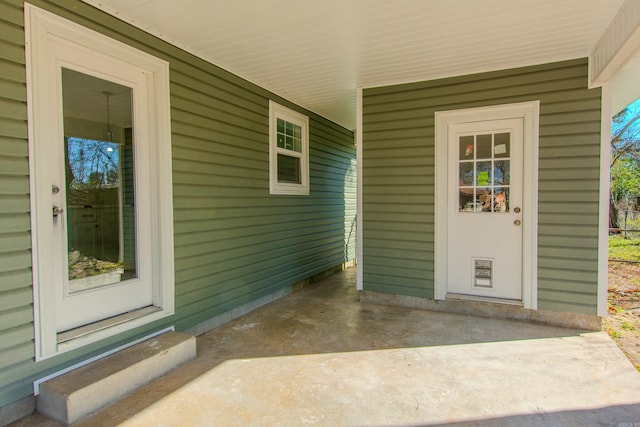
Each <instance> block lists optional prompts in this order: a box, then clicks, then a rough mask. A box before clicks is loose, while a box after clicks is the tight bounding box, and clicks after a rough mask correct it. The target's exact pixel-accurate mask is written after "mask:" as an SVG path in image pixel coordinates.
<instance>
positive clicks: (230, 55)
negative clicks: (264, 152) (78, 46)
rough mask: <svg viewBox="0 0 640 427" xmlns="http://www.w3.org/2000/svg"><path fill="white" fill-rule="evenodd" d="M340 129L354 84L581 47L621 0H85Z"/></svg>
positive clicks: (352, 111) (444, 73)
mask: <svg viewBox="0 0 640 427" xmlns="http://www.w3.org/2000/svg"><path fill="white" fill-rule="evenodd" d="M84 1H85V2H86V3H89V4H91V5H94V6H96V7H98V8H100V9H102V10H104V11H106V12H108V13H111V14H112V15H115V16H117V17H119V18H121V19H123V20H125V21H127V22H130V23H132V24H134V25H136V26H138V27H140V28H142V29H144V30H146V31H148V32H150V33H152V34H155V35H156V36H158V37H160V38H162V39H164V40H166V41H168V42H170V43H172V44H174V45H177V46H179V47H181V48H183V49H185V50H187V51H189V52H191V53H193V54H195V55H197V56H199V57H201V58H203V59H205V60H207V61H209V62H211V63H213V64H216V65H218V66H220V67H222V68H224V69H226V70H228V71H231V72H233V73H235V74H237V75H239V76H241V77H244V78H246V79H248V80H250V81H252V82H254V83H256V84H258V85H260V86H262V87H264V88H265V89H268V90H270V91H272V92H275V93H276V94H278V95H280V96H282V97H284V98H287V99H289V100H290V101H292V102H295V103H297V104H299V105H301V106H303V107H306V108H308V109H309V110H311V111H314V112H316V113H318V114H320V115H322V116H324V117H326V118H328V119H330V120H333V121H335V122H337V123H339V124H341V125H343V126H345V127H347V128H350V129H354V128H355V123H356V88H358V87H375V86H384V85H390V84H396V83H404V82H411V81H420V80H430V79H435V78H441V77H449V76H456V75H463V74H470V73H476V72H483V71H492V70H498V69H505V68H513V67H520V66H527V65H533V64H540V63H545V62H552V61H560V60H566V59H573V58H579V57H586V56H588V55H589V53H590V51H591V49H592V48H593V46H594V45H595V44H596V42H597V41H598V39H599V38H600V36H601V34H602V33H603V32H604V30H605V29H606V28H607V26H608V25H609V23H610V22H611V20H612V19H613V17H614V16H615V14H616V12H617V11H618V9H619V8H620V6H621V5H622V3H623V2H624V0H321V1H320V0H233V1H229V0H181V1H175V0H84Z"/></svg>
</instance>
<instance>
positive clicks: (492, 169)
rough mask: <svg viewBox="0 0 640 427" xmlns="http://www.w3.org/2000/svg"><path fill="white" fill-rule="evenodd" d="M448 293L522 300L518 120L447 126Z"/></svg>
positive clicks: (520, 130) (520, 127)
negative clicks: (448, 127)
mask: <svg viewBox="0 0 640 427" xmlns="http://www.w3.org/2000/svg"><path fill="white" fill-rule="evenodd" d="M447 150H448V152H447V158H448V165H447V166H448V167H447V171H448V172H447V194H448V198H447V200H448V206H447V214H448V230H447V239H448V242H447V266H448V270H447V277H448V284H447V289H448V293H449V294H461V295H472V296H480V297H488V298H499V299H508V300H517V301H521V300H522V284H523V280H522V249H523V246H522V243H523V232H522V230H523V227H522V218H523V215H522V209H523V207H522V202H523V194H522V191H523V154H522V153H523V120H522V119H521V118H517V119H505V120H491V121H481V122H470V123H454V124H451V125H450V129H449V131H448V138H447Z"/></svg>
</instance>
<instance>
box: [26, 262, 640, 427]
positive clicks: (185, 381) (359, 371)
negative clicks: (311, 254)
mask: <svg viewBox="0 0 640 427" xmlns="http://www.w3.org/2000/svg"><path fill="white" fill-rule="evenodd" d="M634 423H637V424H635V425H638V426H640V374H639V373H638V372H637V371H635V369H634V368H633V367H632V365H631V363H630V362H629V361H628V360H627V359H626V358H625V357H624V355H623V354H622V353H621V352H620V350H619V349H618V348H617V347H616V346H615V344H614V343H613V342H612V341H611V340H610V339H609V337H608V336H607V335H606V334H604V333H602V332H597V333H593V332H590V333H581V331H576V330H570V329H563V328H556V327H550V326H542V325H533V324H527V323H521V322H515V321H505V320H493V319H484V318H477V317H471V316H463V315H454V314H445V313H435V312H428V311H421V310H411V309H404V308H397V307H386V306H377V305H369V304H362V303H360V302H359V301H358V293H357V291H356V290H355V271H354V270H347V271H345V272H343V273H340V274H338V275H335V276H332V277H331V278H329V279H327V280H325V281H323V282H320V283H318V284H316V285H313V286H311V287H308V288H305V289H304V290H303V291H300V292H297V293H294V294H291V295H289V296H287V297H285V298H283V299H281V300H279V301H276V302H274V303H271V304H269V305H267V306H265V307H263V308H261V309H258V310H256V311H254V312H252V313H250V314H249V315H247V316H244V317H242V318H240V319H237V320H235V321H232V322H230V323H228V324H226V325H223V326H221V327H219V328H216V329H215V330H212V331H210V332H209V333H207V334H204V335H203V336H201V337H199V338H198V357H197V359H196V360H195V361H194V362H192V363H189V364H187V365H184V366H182V367H180V368H178V369H176V370H175V371H173V372H171V373H170V374H168V375H166V376H164V377H162V378H161V379H159V380H157V381H154V382H152V383H150V384H149V385H147V386H145V387H143V388H142V389H140V390H139V391H137V392H135V393H133V394H132V395H130V396H128V397H126V398H125V399H123V400H122V401H120V402H118V403H116V404H114V405H112V406H111V407H108V408H106V409H104V410H103V411H101V412H100V413H98V414H96V415H95V416H93V417H92V418H90V419H88V420H85V421H83V422H81V423H79V425H82V426H115V425H124V426H260V425H264V426H301V425H322V426H341V425H349V426H417V425H440V424H453V425H465V426H466V425H470V426H471V425H473V426H476V425H491V426H495V425H498V426H502V425H505V426H506V425H513V426H523V425H535V426H553V425H562V426H567V425H576V426H589V425H601V426H633V425H634ZM23 425H54V424H46V423H45V422H44V421H43V420H41V419H39V418H38V417H30V418H29V419H25V420H22V421H21V422H19V423H17V424H16V426H23Z"/></svg>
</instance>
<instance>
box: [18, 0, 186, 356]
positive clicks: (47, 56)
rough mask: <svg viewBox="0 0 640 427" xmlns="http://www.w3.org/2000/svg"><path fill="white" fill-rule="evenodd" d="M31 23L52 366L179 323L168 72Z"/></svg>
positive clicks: (36, 167) (92, 39) (35, 155)
mask: <svg viewBox="0 0 640 427" xmlns="http://www.w3.org/2000/svg"><path fill="white" fill-rule="evenodd" d="M27 15H28V18H27V22H28V26H29V28H30V48H31V50H30V53H31V57H30V60H31V61H30V82H29V83H30V86H31V87H32V88H31V97H30V108H31V110H32V116H33V120H31V125H32V133H31V137H30V150H31V151H30V154H31V159H30V160H31V179H32V206H33V209H32V212H33V220H32V223H33V229H34V233H33V240H34V286H35V289H36V305H37V308H36V310H37V313H38V316H37V317H36V319H37V320H38V323H37V325H36V328H37V330H38V331H39V334H38V338H37V344H38V345H39V346H40V349H39V351H38V352H37V355H38V357H47V356H49V355H53V354H56V353H58V352H60V351H62V350H61V349H62V348H63V347H65V346H67V347H69V348H72V347H73V346H74V345H76V346H77V345H80V344H86V343H87V342H90V341H91V339H93V340H97V339H100V338H102V337H105V336H109V335H113V334H115V333H117V332H119V331H122V330H123V328H125V329H126V328H131V327H135V326H136V325H140V324H144V323H147V322H149V321H152V320H154V319H158V318H160V317H162V316H167V315H169V314H171V313H172V311H173V255H172V252H173V247H172V246H173V240H172V227H171V218H172V214H171V200H170V198H171V194H172V193H171V176H170V175H171V174H170V143H169V128H168V70H167V67H166V63H164V62H163V61H160V60H157V59H155V58H148V57H146V56H145V55H146V54H144V53H142V52H137V51H134V50H132V49H131V48H129V47H127V46H124V45H121V44H120V43H118V42H115V41H113V40H111V39H108V38H106V37H104V36H102V35H99V34H97V33H94V32H92V31H90V30H87V29H85V28H82V27H80V26H78V25H76V24H73V23H70V22H68V21H65V20H63V19H62V18H58V17H56V16H55V15H51V14H49V13H47V12H44V11H41V10H39V9H37V8H34V7H32V6H29V7H28V8H27ZM165 96H166V98H165ZM164 102H166V104H164ZM159 120H165V121H166V122H164V123H159ZM163 172H164V175H163ZM136 313H137V314H136ZM145 316H146V317H145ZM142 317H145V318H144V319H141V318H142ZM132 319H136V320H135V321H133V322H129V324H128V325H125V326H122V324H124V323H127V320H128V321H131V320H132ZM114 325H120V326H118V327H115V328H114ZM107 330H109V331H107ZM105 331H106V332H105ZM92 334H93V335H94V336H93V338H91V339H87V338H86V336H87V335H92ZM78 337H82V339H81V340H80V341H82V343H80V344H78V341H76V344H69V343H68V341H73V340H74V339H77V338H78Z"/></svg>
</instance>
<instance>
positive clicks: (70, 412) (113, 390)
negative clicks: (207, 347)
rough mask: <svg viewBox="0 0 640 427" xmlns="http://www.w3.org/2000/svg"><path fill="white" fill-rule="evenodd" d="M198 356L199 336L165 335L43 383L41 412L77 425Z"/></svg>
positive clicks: (39, 402) (174, 333)
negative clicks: (197, 341) (197, 343)
mask: <svg viewBox="0 0 640 427" xmlns="http://www.w3.org/2000/svg"><path fill="white" fill-rule="evenodd" d="M195 356H196V339H195V337H193V336H191V335H187V334H184V333H181V332H167V333H164V334H162V335H159V336H157V337H154V338H150V339H148V340H146V341H143V342H141V343H139V344H136V345H134V346H132V347H129V348H127V349H124V350H122V351H120V352H118V353H114V354H112V355H110V356H107V357H105V358H104V359H100V360H98V361H95V362H93V363H90V364H88V365H85V366H83V367H81V368H78V369H76V370H73V371H71V372H68V373H66V374H64V375H61V376H59V377H56V378H53V379H51V380H49V381H46V382H44V383H42V384H41V385H40V395H39V396H38V403H37V407H38V412H40V413H41V414H43V415H46V416H47V417H50V418H53V419H55V420H57V421H60V422H63V423H65V424H67V425H69V424H72V423H75V422H76V421H78V420H81V419H82V418H84V417H86V416H88V415H89V414H91V413H93V412H96V411H97V410H99V409H100V408H102V407H104V406H107V405H109V404H110V403H113V402H115V401H117V400H118V399H120V398H121V397H122V396H124V395H126V394H127V393H130V392H131V391H133V390H135V389H136V388H138V387H140V386H142V385H144V384H146V383H148V382H150V381H152V380H154V379H156V378H158V377H160V376H162V375H164V374H165V373H167V372H169V371H170V370H172V369H173V368H175V367H177V366H178V365H180V364H182V363H185V362H187V361H189V360H192V359H193V358H195Z"/></svg>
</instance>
